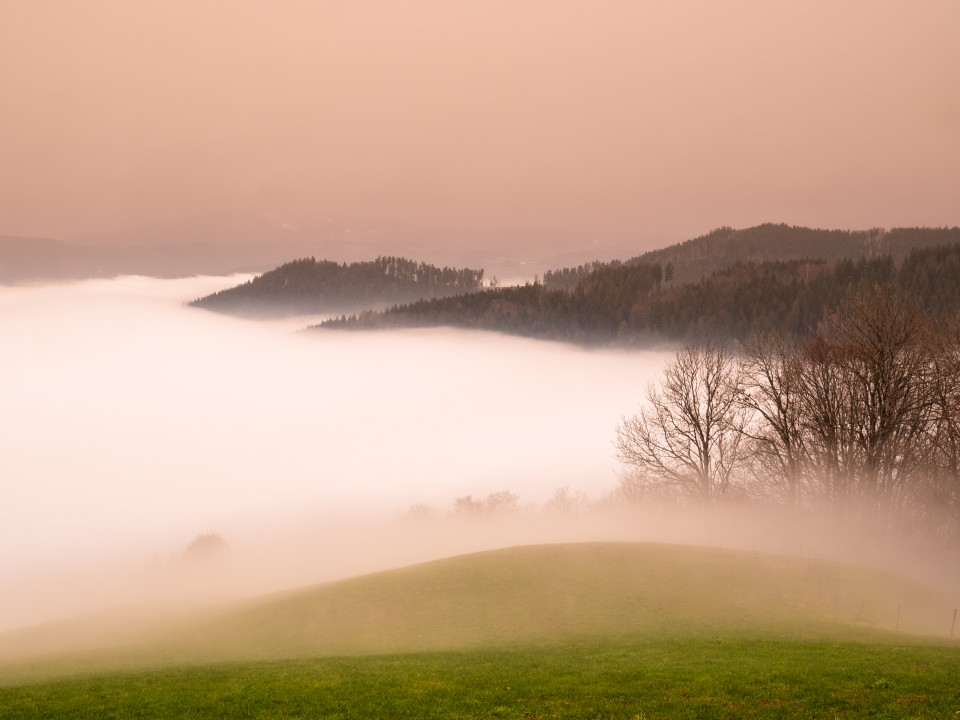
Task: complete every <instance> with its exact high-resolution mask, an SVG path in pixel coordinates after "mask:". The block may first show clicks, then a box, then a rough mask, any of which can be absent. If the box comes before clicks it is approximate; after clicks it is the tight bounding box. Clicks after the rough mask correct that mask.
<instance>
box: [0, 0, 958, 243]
mask: <svg viewBox="0 0 960 720" xmlns="http://www.w3.org/2000/svg"><path fill="white" fill-rule="evenodd" d="M958 30H960V3H957V2H956V1H955V0H919V1H917V2H911V3H905V2H899V1H897V2H889V1H886V0H866V1H861V0H850V1H847V0H841V1H838V0H831V1H829V2H825V1H820V0H805V1H804V2H802V3H800V2H781V1H779V0H728V1H726V2H722V3H721V2H714V1H713V0H676V1H671V2H658V3H653V2H645V1H642V0H626V1H619V0H603V1H599V2H598V1H597V0H589V1H588V0H582V1H581V0H462V1H452V0H405V1H404V2H394V1H393V0H380V1H377V0H344V1H339V0H300V1H296V0H290V1H289V2H284V3H274V2H266V1H265V0H264V1H257V0H251V1H249V2H237V1H236V0H190V1H189V2H186V1H176V0H173V1H172V0H138V1H137V2H129V1H128V0H75V1H72V2H62V1H61V2H54V1H45V0H33V1H31V2H8V3H5V6H4V9H3V13H2V22H0V92H2V104H3V109H2V112H0V166H2V168H3V172H2V173H0V234H8V235H30V236H47V237H58V238H63V239H66V238H69V237H71V236H77V235H82V234H90V233H106V234H110V233H113V234H114V235H115V236H118V237H122V238H126V239H127V240H129V241H130V242H135V241H137V233H138V228H142V227H144V226H148V225H151V224H158V223H159V224H167V225H170V226H177V225H178V224H179V225H180V226H189V225H190V224H191V223H201V222H207V223H210V226H211V227H217V226H220V225H224V226H225V225H226V224H229V223H228V221H232V222H243V221H244V218H248V217H259V218H263V217H267V218H272V219H275V220H276V222H278V223H287V224H289V225H292V226H297V227H306V228H309V227H314V226H319V225H320V224H321V223H322V222H324V220H325V219H326V218H333V219H334V220H336V221H337V222H340V223H346V224H351V223H354V224H372V225H378V224H382V225H390V224H407V225H422V226H431V227H439V228H460V229H464V230H468V231H470V232H474V233H477V232H479V233H482V234H485V235H486V236H487V237H488V238H489V242H490V244H491V247H495V246H496V245H497V238H498V231H504V230H506V229H517V228H530V229H538V230H540V231H543V232H545V233H547V234H548V235H549V234H550V233H557V234H564V236H565V237H570V236H573V237H582V238H583V239H584V242H587V241H588V240H591V239H597V238H601V239H602V238H611V239H616V240H618V241H628V242H630V243H633V244H634V245H635V246H639V247H652V246H661V245H664V244H667V242H673V241H677V240H682V239H685V238H688V237H692V236H695V235H698V234H701V233H703V232H706V231H708V230H710V229H712V228H714V227H717V226H719V225H733V226H738V227H739V226H748V225H752V224H756V223H759V222H764V221H775V222H781V221H782V222H788V223H791V224H798V225H810V226H819V227H845V228H866V227H872V226H887V227H890V226H904V225H956V224H958V223H960V212H958V208H960V201H958V198H960V43H958V42H957V33H958ZM211 218H213V219H212V220H211ZM512 237H514V238H515V237H516V236H515V235H514V236H512ZM214 239H216V238H214ZM221 239H223V238H221Z"/></svg>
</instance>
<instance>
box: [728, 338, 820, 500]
mask: <svg viewBox="0 0 960 720" xmlns="http://www.w3.org/2000/svg"><path fill="white" fill-rule="evenodd" d="M741 364H742V383H743V393H742V395H741V402H743V404H744V405H745V407H746V408H747V410H748V412H749V413H751V414H752V416H753V418H754V422H751V423H750V424H749V425H747V426H746V428H745V433H746V434H747V437H748V439H749V444H750V445H751V447H752V449H753V450H754V452H753V453H751V456H752V458H753V460H754V462H753V463H752V466H753V469H754V476H755V477H756V479H757V482H758V483H759V484H760V486H761V489H762V490H764V491H769V490H774V491H776V492H778V493H780V494H781V495H783V496H784V499H785V500H786V501H787V502H788V503H789V504H791V505H797V504H799V503H800V500H801V495H802V491H803V487H802V485H803V476H804V470H805V469H806V467H807V465H808V463H807V462H806V447H805V443H804V434H803V422H802V421H803V405H802V402H801V393H800V389H801V388H800V383H801V373H802V366H801V362H800V357H799V355H798V351H797V346H796V344H795V343H794V342H793V341H792V340H788V339H785V338H783V337H781V336H780V335H779V334H777V333H770V334H766V335H764V334H757V335H754V336H753V337H751V339H750V342H749V343H748V344H747V345H746V346H745V347H743V348H742V349H741Z"/></svg>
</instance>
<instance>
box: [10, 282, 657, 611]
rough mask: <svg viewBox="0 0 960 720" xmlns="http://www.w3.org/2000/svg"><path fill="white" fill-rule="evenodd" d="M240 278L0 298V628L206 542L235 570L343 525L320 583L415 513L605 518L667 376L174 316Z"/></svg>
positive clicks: (516, 344) (435, 340)
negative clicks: (387, 523) (621, 438)
mask: <svg viewBox="0 0 960 720" xmlns="http://www.w3.org/2000/svg"><path fill="white" fill-rule="evenodd" d="M239 279H241V278H236V277H234V278H209V277H208V278H191V279H181V280H157V279H151V278H143V277H124V278H118V279H113V280H96V281H87V282H79V283H71V284H61V285H38V286H26V287H3V288H0V357H2V358H3V368H4V381H3V399H2V406H0V418H2V421H0V422H2V435H0V445H2V453H0V462H2V477H3V486H4V487H3V489H4V492H3V495H4V497H3V502H2V504H0V597H3V598H5V600H4V601H2V602H0V629H3V628H6V627H13V626H17V625H20V624H23V623H26V622H35V621H37V620H42V619H44V618H47V617H52V616H59V615H63V614H71V613H74V612H83V611H85V610H88V609H92V608H94V607H96V606H97V605H98V603H100V602H102V601H103V600H104V598H103V597H102V593H101V592H95V591H94V590H93V588H94V587H98V588H99V589H100V590H103V588H105V587H106V586H107V585H109V583H108V582H107V581H106V580H105V579H103V578H101V579H100V580H96V579H95V578H96V576H97V574H96V571H95V569H96V568H101V570H102V573H107V571H106V570H105V569H104V568H107V567H115V566H118V564H120V565H122V564H125V566H127V567H129V568H132V569H134V570H136V571H137V573H136V577H137V581H136V582H141V581H142V578H141V577H140V576H139V570H140V569H142V568H143V567H148V566H151V564H152V565H153V566H166V565H167V564H169V563H170V562H171V560H170V559H171V558H173V557H175V556H176V555H177V554H178V553H180V552H181V551H182V550H183V548H184V547H185V546H186V545H187V543H188V542H189V541H190V540H191V539H192V538H194V537H196V536H197V535H198V534H201V533H207V532H215V533H218V534H220V535H221V536H223V538H224V539H225V540H226V541H227V543H228V544H229V545H230V546H231V547H232V548H233V549H234V550H236V551H238V552H239V551H240V550H243V549H244V548H245V547H246V549H247V550H252V549H253V548H254V547H261V550H263V547H265V546H266V542H267V541H266V540H265V538H267V537H273V538H277V537H280V536H282V535H286V536H289V537H294V536H297V535H298V533H299V534H301V535H310V534H311V533H314V534H316V533H317V532H321V531H323V530H324V529H326V530H328V531H330V532H329V533H328V535H329V536H330V537H332V536H333V535H336V533H333V528H340V529H341V530H342V531H343V532H347V529H348V528H351V529H352V530H351V531H350V532H352V535H350V533H347V535H343V534H341V537H347V536H350V537H352V540H351V541H350V542H352V543H354V544H355V545H356V548H355V549H354V550H351V549H350V548H348V547H345V546H344V543H345V542H347V541H346V540H341V541H337V540H329V544H328V546H327V547H326V548H325V553H323V554H324V555H327V556H328V557H327V559H326V561H327V564H326V565H324V562H323V558H319V557H318V558H315V562H316V566H317V569H316V573H315V579H317V580H319V579H324V578H325V577H328V576H329V575H330V574H331V573H334V570H333V569H332V568H334V567H335V568H336V571H337V572H340V573H343V572H346V571H347V570H348V568H349V565H350V564H349V562H347V561H346V558H348V557H349V556H351V555H352V554H356V555H357V556H361V555H363V554H364V553H363V551H362V550H360V549H359V548H362V546H363V545H364V542H363V540H362V537H363V536H364V535H365V534H366V531H360V530H358V528H368V527H370V526H371V525H370V524H371V523H372V524H376V523H378V522H380V521H382V520H384V519H389V518H391V517H394V516H396V515H397V514H398V513H402V512H404V511H405V510H406V509H407V508H409V507H410V506H411V505H412V504H414V503H425V504H429V505H433V506H436V507H438V508H441V509H444V508H449V507H451V506H452V503H453V501H454V499H455V498H457V497H460V496H464V495H473V496H474V497H480V498H482V497H485V496H486V495H488V494H490V493H493V492H497V491H503V490H508V491H510V492H512V493H515V494H517V495H518V496H519V499H520V503H521V505H522V504H524V503H537V504H540V503H543V502H545V501H546V500H547V499H549V498H550V496H551V495H552V494H553V492H554V491H555V490H556V489H557V488H559V487H561V486H569V487H570V489H571V491H572V492H582V493H584V494H586V495H588V496H590V497H591V498H593V499H597V498H599V497H600V496H601V495H603V494H604V493H607V492H610V491H611V490H613V489H614V487H615V486H616V463H615V460H614V458H613V447H612V444H611V440H612V437H613V432H614V428H615V426H616V423H617V421H618V419H619V417H620V416H621V415H622V414H625V413H631V412H633V411H634V410H635V409H636V406H637V402H638V401H639V399H640V398H641V396H642V392H643V389H644V388H645V386H646V384H647V383H648V381H650V380H652V379H653V378H654V377H655V376H656V373H657V372H658V370H659V368H660V366H661V364H662V362H663V359H664V357H665V355H664V354H663V353H660V352H652V351H651V352H634V353H624V352H616V351H603V352H590V351H585V350H581V349H577V348H574V347H571V346H566V345H560V344H554V343H545V342H536V341H529V340H524V339H518V338H510V337H504V336H499V335H492V334H484V333H469V332H458V331H453V330H440V331H411V332H393V333H374V334H353V333H337V332H334V331H311V332H298V329H299V328H301V327H303V326H304V325H305V324H307V320H306V319H294V320H285V321H278V322H262V321H249V320H241V319H235V318H230V317H226V316H221V315H216V314H212V313H209V312H205V311H202V310H197V309H192V308H189V307H187V306H185V305H184V303H185V302H186V301H189V300H192V299H193V298H195V297H198V296H200V295H203V294H205V293H208V292H211V291H213V290H216V289H219V288H221V287H225V286H229V285H232V284H235V283H236V282H237V281H238V280H239ZM369 544H370V545H373V546H376V545H377V544H378V542H374V541H371V542H370V543H369ZM451 549H452V550H456V547H455V544H451ZM264 552H265V551H264ZM271 552H272V551H271ZM277 552H281V554H289V549H288V550H287V551H277ZM431 552H432V553H433V554H435V555H440V554H443V553H444V548H442V547H438V546H436V543H435V542H434V543H432V548H431ZM367 555H368V556H370V557H371V558H372V557H374V556H378V551H377V548H376V547H372V548H370V549H369V552H368V553H367ZM383 555H384V548H382V547H381V548H379V556H383ZM329 556H334V558H335V557H337V556H340V561H339V562H338V563H332V560H331V557H329ZM304 562H307V561H304ZM380 562H381V564H382V562H384V561H383V560H381V561H380ZM331 563H332V564H331ZM266 564H267V565H273V566H274V569H275V570H276V569H277V568H276V566H278V565H283V562H280V561H279V560H278V559H277V556H275V557H274V559H273V561H272V562H267V563H266ZM376 564H377V563H376V562H374V561H373V560H368V561H367V565H370V566H374V565H376ZM364 567H365V566H364V564H363V563H360V568H361V569H363V568H364ZM280 574H281V575H282V573H280ZM80 577H84V578H86V580H84V581H82V582H81V580H80V579H79V578H80ZM54 578H56V579H57V582H54V580H53V579H54ZM63 578H74V580H75V582H74V584H73V585H72V586H71V587H72V589H71V590H70V591H69V592H65V591H64V590H63V587H65V586H64V585H62V583H60V582H59V581H60V580H62V579H63ZM275 579H276V582H277V583H278V584H283V582H292V581H293V578H285V579H284V580H283V581H281V579H280V578H279V577H278V578H275ZM311 579H312V578H311V575H310V573H309V571H304V573H303V577H298V578H297V580H298V581H303V582H309V581H311ZM81 587H83V588H86V589H85V590H81ZM265 587H269V583H266V584H264V583H259V584H257V583H250V587H249V589H250V590H254V591H262V590H263V589H264V588H265Z"/></svg>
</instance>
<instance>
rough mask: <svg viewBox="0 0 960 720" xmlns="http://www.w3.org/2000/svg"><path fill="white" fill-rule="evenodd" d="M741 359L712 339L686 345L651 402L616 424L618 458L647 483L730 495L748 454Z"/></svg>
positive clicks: (652, 390) (695, 493)
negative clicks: (740, 463)
mask: <svg viewBox="0 0 960 720" xmlns="http://www.w3.org/2000/svg"><path fill="white" fill-rule="evenodd" d="M740 385H741V377H740V365H739V363H738V362H737V361H736V358H735V357H734V356H733V354H732V353H731V352H730V351H729V350H727V349H725V348H723V347H719V346H716V345H712V344H705V345H700V346H696V345H687V346H685V347H683V348H682V349H681V350H680V351H679V352H678V353H677V355H676V357H675V358H674V359H673V361H672V362H671V363H669V364H668V365H667V367H666V368H665V370H664V374H663V381H662V383H661V386H660V387H657V386H655V385H652V384H651V385H650V386H649V387H648V388H647V405H646V406H645V407H643V408H642V409H641V411H640V413H639V414H638V415H634V416H632V417H630V418H622V419H621V422H620V425H619V426H618V427H617V439H616V447H617V457H618V459H619V460H620V461H621V462H623V463H624V464H626V465H628V466H630V467H631V468H633V469H634V470H635V471H636V481H637V482H639V483H640V484H642V485H644V486H646V487H654V488H656V487H673V488H676V489H679V490H681V491H683V492H684V493H686V494H688V495H690V496H692V497H697V498H700V499H703V500H708V499H711V498H714V497H718V496H723V495H725V494H727V493H728V492H729V491H730V490H731V487H732V480H733V473H734V470H735V469H736V467H737V463H738V461H740V460H741V459H742V458H741V456H742V448H743V443H742V440H743V437H744V435H743V429H744V426H745V424H746V419H747V409H746V408H745V407H744V405H743V404H742V403H741V402H739V396H740V392H741V389H740Z"/></svg>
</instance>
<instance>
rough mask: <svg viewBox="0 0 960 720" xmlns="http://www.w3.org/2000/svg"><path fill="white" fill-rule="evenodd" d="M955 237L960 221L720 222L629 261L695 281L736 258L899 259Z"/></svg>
mask: <svg viewBox="0 0 960 720" xmlns="http://www.w3.org/2000/svg"><path fill="white" fill-rule="evenodd" d="M958 242H960V227H953V228H893V229H892V230H885V229H883V228H874V229H872V230H820V229H811V228H805V227H796V226H792V225H785V224H774V223H764V224H763V225H757V226H755V227H751V228H745V229H741V230H735V229H733V228H730V227H722V228H717V229H716V230H713V231H711V232H709V233H707V234H706V235H701V236H700V237H697V238H693V239H692V240H687V241H685V242H682V243H677V244H676V245H670V246H669V247H665V248H662V249H660V250H652V251H650V252H646V253H643V254H642V255H638V256H637V257H635V258H633V259H632V260H629V261H628V262H630V263H640V264H643V263H647V264H656V263H659V264H661V265H663V266H664V267H666V266H667V265H671V266H672V270H673V273H672V275H673V281H674V282H677V283H685V282H695V281H697V280H700V279H702V278H704V277H706V276H708V275H710V274H712V273H714V272H716V271H717V270H724V269H726V268H728V267H731V266H732V265H736V264H737V263H750V262H753V263H763V262H766V261H779V260H807V259H811V260H812V259H818V260H824V261H826V262H828V263H831V264H832V263H835V262H836V261H838V260H841V259H844V258H849V259H852V260H856V259H858V258H861V257H864V258H867V259H872V258H879V257H883V256H885V255H889V256H891V257H892V258H893V259H894V260H901V259H903V258H905V257H906V256H907V255H909V254H910V251H911V250H913V249H914V248H925V247H930V246H934V245H950V244H953V243H958Z"/></svg>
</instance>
